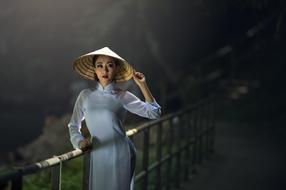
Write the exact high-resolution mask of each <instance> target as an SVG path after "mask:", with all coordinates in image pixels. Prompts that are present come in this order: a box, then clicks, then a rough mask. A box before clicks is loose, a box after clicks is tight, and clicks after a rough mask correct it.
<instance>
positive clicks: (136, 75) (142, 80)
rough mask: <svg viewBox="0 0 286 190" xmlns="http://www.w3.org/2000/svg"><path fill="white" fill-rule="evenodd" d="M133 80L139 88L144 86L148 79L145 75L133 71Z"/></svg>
mask: <svg viewBox="0 0 286 190" xmlns="http://www.w3.org/2000/svg"><path fill="white" fill-rule="evenodd" d="M133 79H134V81H135V83H136V84H137V85H138V86H142V85H143V84H145V83H146V79H145V76H144V74H143V73H140V72H137V71H135V70H134V71H133Z"/></svg>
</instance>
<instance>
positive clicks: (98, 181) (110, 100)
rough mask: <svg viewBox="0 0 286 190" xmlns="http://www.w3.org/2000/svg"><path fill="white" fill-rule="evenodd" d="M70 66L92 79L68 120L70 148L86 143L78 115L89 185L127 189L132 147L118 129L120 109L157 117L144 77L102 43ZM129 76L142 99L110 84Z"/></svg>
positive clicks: (100, 188)
mask: <svg viewBox="0 0 286 190" xmlns="http://www.w3.org/2000/svg"><path fill="white" fill-rule="evenodd" d="M73 68H74V70H75V71H76V72H77V73H79V74H80V75H81V76H82V77H84V78H85V79H88V80H93V81H95V83H96V84H95V87H94V88H88V89H84V90H82V91H81V92H80V94H79V96H78V98H77V100H76V103H75V106H74V110H73V115H72V117H71V120H70V122H69V124H68V127H69V132H70V139H71V142H72V145H73V147H74V148H81V149H85V148H87V147H88V146H90V145H91V143H90V142H89V140H87V139H84V138H83V136H82V134H81V133H80V127H81V121H82V120H83V119H85V122H86V125H87V128H88V129H89V132H90V134H91V136H92V139H93V140H92V144H93V149H92V151H91V158H90V160H91V164H90V167H91V168H90V180H89V181H90V184H89V189H91V190H128V189H129V190H132V189H134V168H135V148H134V146H133V144H132V142H131V141H130V140H129V138H128V137H127V136H126V134H125V131H124V130H123V128H122V121H123V118H124V114H125V113H126V110H127V111H130V112H132V113H134V114H137V115H140V116H142V117H146V118H150V119H156V118H159V117H160V114H161V110H160V109H161V107H160V106H159V105H158V104H157V102H156V101H155V99H154V97H153V96H152V94H151V92H150V90H149V89H148V86H147V84H146V80H145V76H144V75H143V74H142V73H140V72H136V71H134V70H133V69H132V67H131V66H130V65H129V64H128V63H127V62H126V61H125V60H124V59H123V58H121V57H120V56H119V55H117V54H116V53H114V52H113V51H112V50H110V49H109V48H108V47H105V48H102V49H99V50H96V51H94V52H91V53H88V54H86V55H83V56H81V57H79V58H77V59H76V61H75V62H74V64H73ZM131 78H133V79H134V81H135V83H136V84H137V85H138V87H139V88H140V90H141V92H142V94H143V95H144V98H145V102H143V101H141V100H140V99H139V98H137V97H136V96H135V95H133V94H132V93H130V92H128V91H124V90H121V89H117V88H116V87H115V83H118V82H125V81H127V80H129V79H131Z"/></svg>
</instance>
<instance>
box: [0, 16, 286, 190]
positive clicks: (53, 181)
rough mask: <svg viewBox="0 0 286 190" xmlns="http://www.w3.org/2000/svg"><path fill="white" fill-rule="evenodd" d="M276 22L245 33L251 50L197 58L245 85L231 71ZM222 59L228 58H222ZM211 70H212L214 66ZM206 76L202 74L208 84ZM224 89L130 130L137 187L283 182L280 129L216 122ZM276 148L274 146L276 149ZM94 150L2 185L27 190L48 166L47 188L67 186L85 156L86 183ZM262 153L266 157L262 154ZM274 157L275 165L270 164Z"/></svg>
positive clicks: (26, 169)
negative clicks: (67, 174) (72, 165)
mask: <svg viewBox="0 0 286 190" xmlns="http://www.w3.org/2000/svg"><path fill="white" fill-rule="evenodd" d="M273 21H277V15H273V16H271V17H269V18H267V19H265V20H263V21H261V22H260V23H258V24H257V25H255V26H253V27H252V28H250V29H249V31H247V33H246V34H245V44H247V47H248V48H247V50H241V49H239V48H238V47H235V46H234V45H232V44H230V45H226V46H224V47H222V48H220V49H218V50H217V51H216V52H214V53H213V54H211V55H209V56H207V57H205V58H204V59H202V60H201V61H200V63H199V64H201V65H205V68H207V69H206V70H208V69H210V68H221V71H222V72H219V73H215V74H216V75H209V76H210V78H212V79H215V80H212V82H210V86H212V85H213V83H214V82H213V81H216V82H217V81H218V80H220V79H221V77H225V76H226V75H225V73H228V75H227V77H230V80H228V82H229V83H227V84H226V85H228V86H230V85H233V86H239V85H241V84H240V83H239V84H237V83H236V81H233V80H232V79H233V78H232V77H233V74H235V72H234V71H235V70H236V69H237V67H238V63H241V62H243V61H244V60H245V59H247V57H250V56H251V55H252V54H255V52H257V51H259V49H258V48H257V47H258V45H259V47H262V48H265V47H267V46H268V45H269V44H271V43H266V42H265V41H268V42H269V41H272V40H273V39H272V37H273V35H271V36H270V37H269V38H271V39H266V38H265V35H263V34H265V33H267V34H268V33H269V27H271V26H272V25H273ZM257 36H258V37H257ZM225 59H226V60H227V61H225V62H223V61H221V60H225ZM209 73H212V70H211V71H209ZM229 73H230V74H229ZM208 81H209V80H204V81H203V83H208ZM243 85H245V84H243ZM250 85H251V84H250ZM212 88H213V86H212ZM222 88H223V87H219V88H216V92H218V93H215V94H214V93H213V94H210V96H208V95H207V96H205V97H204V98H203V99H201V100H200V101H198V102H197V103H195V104H193V105H191V106H189V107H185V108H182V109H180V110H179V111H177V112H175V113H170V114H167V115H164V116H163V117H162V118H160V119H158V120H155V121H151V122H147V123H144V124H142V125H140V126H137V127H135V128H133V129H130V130H128V131H127V132H126V135H127V136H129V137H130V138H131V140H132V141H134V142H143V143H138V144H136V143H135V144H136V147H137V153H138V157H137V166H136V178H135V183H136V189H142V190H147V189H148V190H149V189H158V190H159V189H196V190H200V189H248V188H250V187H254V186H255V187H259V189H267V188H268V189H269V188H273V186H274V184H279V185H281V184H285V182H284V181H283V179H282V177H281V176H283V175H282V174H285V172H284V171H283V169H279V166H281V163H282V162H283V160H285V155H284V154H283V145H282V144H279V142H277V143H274V145H273V144H272V145H271V143H273V142H272V141H271V140H272V139H267V137H268V136H267V135H268V134H269V135H271V133H275V132H273V131H269V130H267V129H269V128H270V127H268V128H267V126H266V127H265V126H264V128H259V127H261V126H256V127H252V128H251V127H250V126H248V125H247V124H245V125H237V123H236V124H235V123H225V122H223V123H222V122H220V120H217V115H219V114H218V113H219V111H221V110H218V109H217V108H221V107H222V106H221V103H222V102H224V98H225V97H224V94H223V93H220V92H221V91H222V90H223V89H222ZM243 93H244V90H243V89H240V88H239V89H238V91H235V92H234V93H232V95H233V96H232V98H237V97H238V96H240V95H241V94H243ZM224 113H225V112H224ZM269 125H270V124H269ZM257 129H260V132H261V133H263V136H262V137H261V136H259V137H257V138H253V137H254V136H255V135H256V134H257ZM242 133H243V134H242ZM245 135H246V136H245ZM272 135H274V134H272ZM275 135H277V134H275ZM278 136H279V135H278ZM263 137H264V138H263ZM138 139H139V140H138ZM241 143H243V145H242V144H241ZM261 146H265V147H266V152H264V151H262V149H261ZM273 146H275V147H276V148H275V149H273ZM263 150H264V149H263ZM89 154H90V150H80V149H76V150H72V151H71V152H68V153H64V154H62V155H58V156H54V157H52V158H48V159H46V160H43V161H40V162H37V163H34V164H32V165H28V166H23V167H16V168H14V169H13V170H11V171H8V172H7V173H4V174H1V175H0V185H2V186H1V187H4V188H6V189H13V190H18V189H25V187H24V185H23V184H24V182H25V179H26V178H27V177H29V176H30V175H39V174H40V173H42V172H45V171H48V172H49V173H50V175H49V176H50V178H49V183H50V189H53V190H57V189H62V188H63V187H62V178H63V175H64V172H63V170H64V168H65V166H66V164H67V163H69V162H71V161H72V160H75V159H78V158H82V169H81V172H82V176H81V178H82V179H81V182H82V185H81V188H82V189H88V188H87V187H88V184H89V181H88V179H89V178H88V174H89ZM261 157H263V158H264V159H263V160H259V159H258V158H261ZM269 162H270V163H274V165H271V166H270V165H268V164H269ZM273 167H274V169H273ZM265 169H266V170H267V171H269V173H275V172H277V171H278V173H279V174H281V175H277V176H275V179H271V180H269V178H270V177H269V176H270V174H269V173H268V174H269V175H267V172H265ZM261 173H263V175H261ZM255 175H257V176H258V177H254V178H255V180H249V181H248V183H241V179H243V178H244V179H245V178H246V179H245V180H247V179H249V178H250V177H253V176H255ZM284 176H285V175H284ZM193 179H194V180H193ZM261 179H263V180H265V181H263V180H261ZM226 180H228V181H227V182H226ZM267 180H269V181H268V182H267ZM206 182H208V183H206ZM252 183H257V184H259V185H257V184H256V185H254V184H252ZM252 189H253V188H252ZM276 189H279V187H277V188H276Z"/></svg>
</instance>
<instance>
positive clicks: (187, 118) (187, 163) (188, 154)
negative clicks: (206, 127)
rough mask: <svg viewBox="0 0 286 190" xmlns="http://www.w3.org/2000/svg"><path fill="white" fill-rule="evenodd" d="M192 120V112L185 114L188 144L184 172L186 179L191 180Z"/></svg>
mask: <svg viewBox="0 0 286 190" xmlns="http://www.w3.org/2000/svg"><path fill="white" fill-rule="evenodd" d="M190 118H191V112H187V113H185V116H184V120H185V125H186V131H185V143H186V149H185V172H184V179H185V180H188V179H189V167H190V140H191V135H190V128H191V125H190Z"/></svg>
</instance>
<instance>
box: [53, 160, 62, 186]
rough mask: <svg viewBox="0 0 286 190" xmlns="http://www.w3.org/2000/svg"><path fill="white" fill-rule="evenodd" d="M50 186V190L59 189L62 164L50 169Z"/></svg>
mask: <svg viewBox="0 0 286 190" xmlns="http://www.w3.org/2000/svg"><path fill="white" fill-rule="evenodd" d="M51 173H52V175H51V185H52V190H60V189H61V173H62V163H61V162H60V163H59V164H57V165H55V166H53V167H52V169H51Z"/></svg>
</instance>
